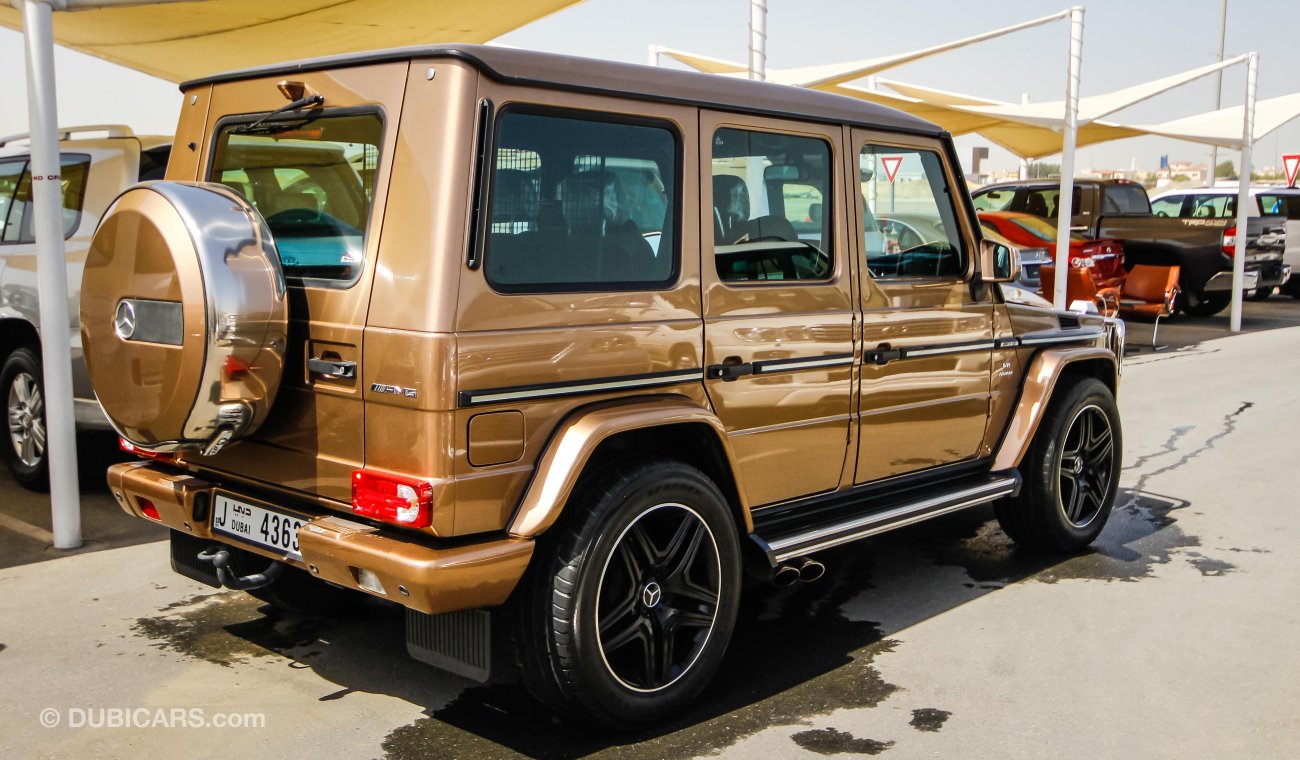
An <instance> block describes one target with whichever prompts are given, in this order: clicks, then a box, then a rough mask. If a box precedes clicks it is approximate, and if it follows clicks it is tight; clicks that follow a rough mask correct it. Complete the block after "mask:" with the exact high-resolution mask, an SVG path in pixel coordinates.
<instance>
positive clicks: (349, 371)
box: [307, 356, 357, 378]
mask: <svg viewBox="0 0 1300 760" xmlns="http://www.w3.org/2000/svg"><path fill="white" fill-rule="evenodd" d="M307 369H308V370H309V371H310V372H311V373H312V374H313V375H324V376H325V377H346V378H351V377H356V376H357V363H356V362H341V361H334V360H332V359H322V358H320V357H317V356H313V357H312V358H310V359H308V360H307Z"/></svg>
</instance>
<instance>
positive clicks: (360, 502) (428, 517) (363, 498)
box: [352, 470, 433, 528]
mask: <svg viewBox="0 0 1300 760" xmlns="http://www.w3.org/2000/svg"><path fill="white" fill-rule="evenodd" d="M352 511H353V513H355V514H358V515H362V516H364V517H373V518H374V519H376V520H383V521H384V522H390V523H393V524H394V525H403V526H405V527H408V528H427V527H429V523H430V522H431V521H432V517H433V486H432V485H431V484H429V483H426V482H424V481H421V480H415V479H414V478H404V477H401V476H398V475H388V474H385V473H378V472H371V471H369V470H357V471H355V472H353V473H352Z"/></svg>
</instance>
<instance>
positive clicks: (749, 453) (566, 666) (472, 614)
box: [81, 45, 1123, 728]
mask: <svg viewBox="0 0 1300 760" xmlns="http://www.w3.org/2000/svg"><path fill="white" fill-rule="evenodd" d="M412 72H418V74H416V75H412ZM426 72H427V75H426ZM435 72H436V74H437V76H436V77H435V76H433V74H434V73H435ZM183 91H184V93H185V96H186V100H185V102H186V104H187V105H184V106H182V108H183V109H185V116H184V117H182V118H181V119H180V121H179V124H180V127H179V131H178V133H177V135H176V142H177V144H181V145H194V146H199V147H198V148H197V150H196V151H194V152H193V153H191V152H190V151H185V152H184V155H183V156H182V155H181V154H180V153H179V152H178V154H177V159H176V160H174V161H172V162H171V163H170V164H169V166H168V171H167V179H166V180H165V181H163V182H154V183H148V184H145V185H141V186H138V187H135V188H132V189H130V190H127V191H126V192H125V193H123V194H122V195H121V196H120V197H119V199H118V200H117V202H116V203H115V204H114V206H113V210H112V211H111V213H110V214H109V215H108V216H107V217H106V218H105V219H104V221H103V222H102V224H101V225H100V229H99V232H98V233H97V234H96V235H95V240H94V242H93V244H92V248H91V256H90V257H89V259H88V261H87V265H86V271H85V276H84V281H83V287H82V298H81V316H82V319H81V329H82V333H83V336H84V344H85V350H86V357H87V361H86V363H87V367H88V370H89V373H90V376H91V379H92V381H93V384H94V388H95V391H96V393H97V397H98V398H99V399H100V401H101V402H102V403H103V405H104V409H105V411H106V413H107V414H108V415H109V417H110V418H111V419H112V420H113V422H114V424H115V427H116V428H117V430H118V431H119V432H120V434H121V435H122V436H123V437H124V439H126V440H127V441H128V442H129V444H130V445H132V446H134V447H136V449H137V451H138V452H139V453H140V455H141V456H142V457H144V458H145V459H146V460H147V461H135V462H129V463H121V464H117V465H114V466H113V467H111V468H110V469H109V471H108V481H109V488H110V490H111V491H112V492H113V494H114V495H115V497H116V499H117V501H118V503H119V504H121V506H122V508H123V509H124V510H126V511H127V512H129V513H130V514H132V515H134V516H136V517H138V518H140V519H144V520H149V521H152V522H153V523H155V524H159V525H163V526H166V527H167V528H169V529H170V534H171V548H170V555H171V560H172V567H173V569H175V570H176V571H177V572H180V573H182V574H184V575H186V576H188V577H191V578H195V579H199V580H202V581H203V582H206V583H209V584H211V585H213V586H219V585H225V586H227V587H230V588H238V589H244V590H249V591H252V592H254V593H256V594H258V595H260V596H261V597H262V598H263V599H267V600H270V601H271V602H272V603H273V604H278V605H284V606H298V607H308V608H311V607H315V608H316V609H318V610H330V609H336V606H337V605H339V604H343V603H346V601H345V600H346V599H348V598H352V599H356V598H358V597H360V596H361V595H363V594H366V595H370V596H374V597H379V598H382V599H386V600H389V601H391V602H395V603H398V604H401V605H403V606H405V607H406V608H407V609H408V612H407V628H406V631H407V642H406V643H407V648H408V650H409V651H410V652H411V653H412V654H413V655H414V656H416V657H417V658H419V659H421V660H424V661H427V662H431V663H433V664H436V665H438V666H440V667H443V668H448V669H452V670H455V671H456V672H459V673H461V674H464V675H467V676H470V677H473V678H479V679H483V678H487V677H489V676H490V674H491V672H492V669H493V666H494V665H495V666H496V667H499V666H501V665H502V664H506V665H507V667H508V668H510V669H512V670H517V672H518V675H519V676H520V677H521V678H522V680H523V682H524V684H525V686H526V687H527V688H528V690H529V691H531V692H532V693H533V694H534V695H536V696H537V697H538V698H540V699H541V700H542V701H543V702H546V703H548V704H550V705H552V706H554V707H555V708H556V709H558V710H559V711H560V712H562V713H564V714H567V715H576V716H579V717H582V718H585V719H586V720H587V721H589V722H597V723H602V724H606V725H610V726H614V727H620V728H629V727H635V726H639V725H644V724H647V723H656V722H662V721H664V720H666V719H667V718H668V717H669V716H671V715H672V714H674V713H676V712H679V711H681V710H682V709H684V708H685V707H686V706H687V705H688V704H690V703H691V701H692V700H694V699H695V698H696V697H697V696H698V695H699V694H700V693H701V692H702V690H703V689H705V687H706V686H707V685H708V684H709V682H710V680H711V679H712V678H713V676H714V673H715V672H716V669H717V668H718V666H719V664H720V663H721V662H722V659H723V656H724V654H725V652H726V649H727V646H728V642H729V641H730V640H731V639H732V638H733V635H734V634H735V633H736V628H737V626H742V625H744V624H745V622H744V620H743V619H741V618H738V616H737V609H738V605H739V600H740V592H741V586H742V579H743V577H744V574H745V570H744V569H747V570H748V574H749V575H751V576H757V577H759V578H762V579H766V580H770V581H772V582H774V583H778V584H786V583H795V582H800V581H811V580H816V579H817V578H818V577H820V576H821V575H822V574H823V573H824V572H825V571H826V568H825V567H823V566H822V564H821V563H820V562H819V561H818V560H817V559H815V557H816V556H821V555H820V553H821V552H822V551H824V550H826V549H829V548H831V547H833V546H838V545H841V544H845V543H848V542H851V541H856V540H859V539H863V538H867V537H869V536H877V535H879V534H882V533H885V532H887V531H890V530H893V529H896V528H901V527H904V526H906V525H911V524H914V523H917V522H919V521H922V520H926V519H930V518H933V517H938V516H940V515H944V514H948V513H951V512H954V511H956V510H960V509H965V508H969V507H975V506H978V505H981V504H987V505H992V506H993V509H994V510H995V514H996V515H997V517H998V519H999V521H1000V523H1001V524H1002V525H1003V526H1004V528H1005V531H1006V533H1007V534H1008V535H1009V536H1010V537H1011V538H1013V539H1014V540H1015V541H1017V542H1018V543H1020V544H1021V545H1026V546H1035V547H1039V548H1042V549H1048V550H1057V551H1065V552H1075V551H1077V550H1078V549H1080V548H1081V547H1083V546H1086V545H1087V544H1089V543H1090V542H1092V541H1093V540H1094V539H1095V538H1096V537H1097V536H1098V535H1099V533H1100V531H1101V530H1102V528H1103V527H1104V526H1105V524H1106V521H1107V518H1108V516H1109V515H1110V512H1111V509H1112V506H1113V504H1114V500H1115V496H1116V493H1117V489H1118V487H1119V475H1120V464H1121V461H1122V455H1123V447H1122V444H1123V433H1122V430H1121V425H1120V416H1119V411H1118V408H1117V407H1116V404H1115V392H1116V390H1117V386H1118V382H1119V366H1118V361H1119V356H1120V355H1121V354H1122V348H1123V346H1122V342H1123V332H1122V330H1123V328H1122V327H1121V326H1120V325H1119V323H1118V322H1117V321H1115V320H1109V319H1105V318H1103V317H1100V316H1097V315H1088V314H1058V313H1056V312H1054V311H1053V310H1051V309H1050V308H1042V307H1041V305H1036V304H1035V303H1027V302H1032V301H1035V299H1030V298H1020V299H1018V300H1017V299H1015V298H1014V297H1013V298H1004V297H1003V295H1002V292H1001V289H1000V288H999V287H998V286H999V285H1000V284H1001V283H1004V282H1009V281H1011V280H1014V278H1015V276H1016V269H1017V255H1016V251H1015V250H1014V248H1008V247H1007V246H1004V245H997V244H994V243H992V242H991V241H989V240H983V239H982V236H981V234H980V226H979V222H978V220H977V219H976V218H975V215H974V213H973V211H972V209H971V206H970V203H969V201H968V196H967V190H966V187H965V184H964V182H963V180H962V174H961V166H960V163H959V162H958V160H957V154H956V151H955V149H954V146H953V143H952V139H951V136H950V135H949V134H948V132H947V131H945V130H944V129H942V128H940V127H938V126H936V125H933V124H930V123H928V122H924V121H922V120H920V119H917V118H916V117H913V116H910V115H908V114H904V113H901V112H898V111H893V110H891V109H888V108H885V107H882V106H879V105H876V104H871V103H866V102H864V101H859V100H854V99H850V98H843V97H837V96H834V95H830V94H827V93H823V92H817V91H815V90H811V89H802V88H795V87H782V86H778V85H772V84H767V83H763V82H751V81H746V80H730V79H724V78H721V77H715V76H708V75H703V74H690V73H686V72H681V71H669V70H665V69H655V68H647V67H644V66H632V65H628V64H621V63H612V62H596V61H587V60H583V59H578V58H569V57H564V56H556V55H549V54H542V53H533V52H528V51H524V50H517V49H511V48H503V47H490V46H448V45H438V46H431V47H420V48H408V49H404V50H387V51H380V52H375V53H361V54H353V55H348V56H339V57H335V58H328V59H318V60H315V61H311V62H305V63H304V62H298V63H291V64H284V65H280V66H269V67H263V68H259V69H250V70H245V71H240V72H233V73H230V74H224V75H217V76H212V77H208V78H206V79H203V80H199V81H196V82H190V83H187V84H185V85H183ZM304 93H307V94H308V95H309V96H304ZM197 104H202V105H201V106H199V105H197ZM430 135H438V139H427V138H428V136H430ZM354 156H355V157H359V159H360V160H359V162H358V163H356V164H354V163H353V157H354ZM312 157H314V158H312ZM855 163H856V164H857V165H856V166H854V164H855ZM881 164H884V165H887V166H890V167H891V171H890V172H889V173H888V177H887V176H886V172H883V171H877V170H876V167H877V166H878V165H881ZM350 166H353V167H356V166H359V167H360V168H349V167H350ZM609 167H621V168H622V169H623V170H618V171H611V170H610V168H609ZM740 167H745V168H747V169H752V171H748V170H747V171H744V172H741V171H738V169H739V168H740ZM854 169H856V170H857V171H856V172H854V171H853V170H854ZM855 173H856V175H857V176H856V177H854V178H852V179H850V176H851V175H853V174H855ZM245 178H246V179H247V181H245ZM631 183H639V188H638V189H637V190H636V191H634V190H633V189H632V188H629V187H628V185H629V184H631ZM854 184H860V185H861V187H862V189H861V191H860V192H857V188H856V187H855V188H853V190H854V191H853V192H844V189H845V188H848V187H852V185H854ZM817 204H820V205H817ZM904 206H905V207H906V210H907V214H895V213H894V210H895V209H899V210H900V211H901V210H902V209H903V207H904ZM885 209H889V210H888V211H886V210H885ZM922 220H929V221H928V222H926V223H925V224H923V223H922ZM936 220H938V221H936ZM922 228H924V229H922ZM381 229H382V230H383V235H382V236H381V235H380V234H379V232H380V230H381ZM152 230H165V231H168V232H169V234H168V235H155V234H147V233H149V232H150V231H152ZM701 233H702V234H701ZM297 251H309V252H310V254H311V256H310V264H307V263H305V262H306V261H307V258H308V257H307V256H306V255H305V254H304V255H303V256H301V257H299V256H297V254H296V253H294V257H295V259H296V260H297V262H298V263H294V264H291V263H289V258H290V256H289V255H287V254H288V253H291V252H297ZM1038 303H1041V302H1038ZM131 309H136V313H137V314H139V313H140V309H147V310H148V311H149V312H150V319H148V320H141V321H140V322H139V324H138V325H130V326H128V327H130V329H123V325H122V324H121V320H119V316H121V315H122V314H123V313H126V312H129V311H130V310H131ZM124 365H129V366H130V367H131V368H132V370H131V371H129V372H128V371H123V370H122V367H123V366H124ZM877 540H879V539H877ZM742 568H744V569H742ZM132 572H140V573H142V575H141V577H142V578H143V577H147V576H148V574H149V572H150V571H148V570H145V571H137V570H136V569H133V570H132ZM740 635H744V634H743V633H742V634H740ZM392 643H395V642H387V641H385V642H378V645H380V646H389V645H390V644H392ZM200 646H202V645H200ZM817 646H820V644H819V642H817V641H815V640H810V641H807V642H792V643H791V655H790V656H798V655H797V650H800V649H806V648H809V647H814V648H815V647H817ZM494 652H497V653H500V654H504V655H505V658H504V659H501V658H499V657H498V654H496V653H494ZM723 688H744V685H743V684H736V683H729V684H726V685H725V686H724V687H723Z"/></svg>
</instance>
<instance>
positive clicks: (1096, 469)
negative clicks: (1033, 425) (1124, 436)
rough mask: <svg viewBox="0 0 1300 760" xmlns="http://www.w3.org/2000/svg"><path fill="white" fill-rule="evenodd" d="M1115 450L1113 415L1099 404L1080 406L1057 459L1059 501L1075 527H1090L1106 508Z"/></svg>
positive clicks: (1113, 472)
mask: <svg viewBox="0 0 1300 760" xmlns="http://www.w3.org/2000/svg"><path fill="white" fill-rule="evenodd" d="M1114 452H1115V435H1114V432H1113V431H1112V430H1111V425H1110V418H1108V417H1107V416H1106V414H1105V413H1104V412H1103V411H1102V410H1101V408H1100V407H1098V406H1096V405H1089V406H1085V407H1084V408H1083V409H1080V410H1079V412H1078V413H1077V414H1076V415H1075V416H1074V420H1073V421H1072V422H1071V423H1070V429H1069V431H1068V432H1066V434H1065V445H1064V446H1063V447H1062V448H1061V454H1060V457H1059V460H1058V462H1057V471H1058V472H1059V477H1060V489H1059V491H1058V492H1057V495H1058V502H1059V504H1060V507H1061V510H1062V512H1063V514H1064V515H1065V519H1066V520H1067V521H1069V523H1070V524H1071V525H1073V526H1074V527H1076V528H1079V529H1084V528H1087V527H1088V525H1089V524H1091V523H1092V521H1093V520H1095V519H1097V515H1099V514H1101V512H1102V510H1103V509H1105V508H1106V495H1107V494H1108V493H1109V492H1110V484H1111V479H1112V478H1114V477H1115V457H1114Z"/></svg>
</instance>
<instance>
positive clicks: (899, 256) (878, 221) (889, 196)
mask: <svg viewBox="0 0 1300 760" xmlns="http://www.w3.org/2000/svg"><path fill="white" fill-rule="evenodd" d="M859 170H860V174H861V182H862V197H863V201H864V207H865V213H864V214H863V224H864V232H865V240H866V253H867V269H868V271H869V272H870V273H871V276H872V277H873V278H875V279H890V278H904V277H908V278H910V277H938V278H944V279H954V278H958V277H961V276H962V275H963V274H965V272H966V261H967V252H966V247H965V245H964V243H963V242H962V235H961V228H960V227H959V226H958V223H957V212H956V209H955V208H954V207H953V203H952V194H951V192H950V188H949V186H948V180H947V176H946V175H945V174H944V171H943V162H942V161H941V160H940V159H939V154H937V153H935V152H934V151H929V150H919V149H916V148H894V147H887V146H877V145H865V146H863V148H862V153H861V155H860V156H859Z"/></svg>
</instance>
